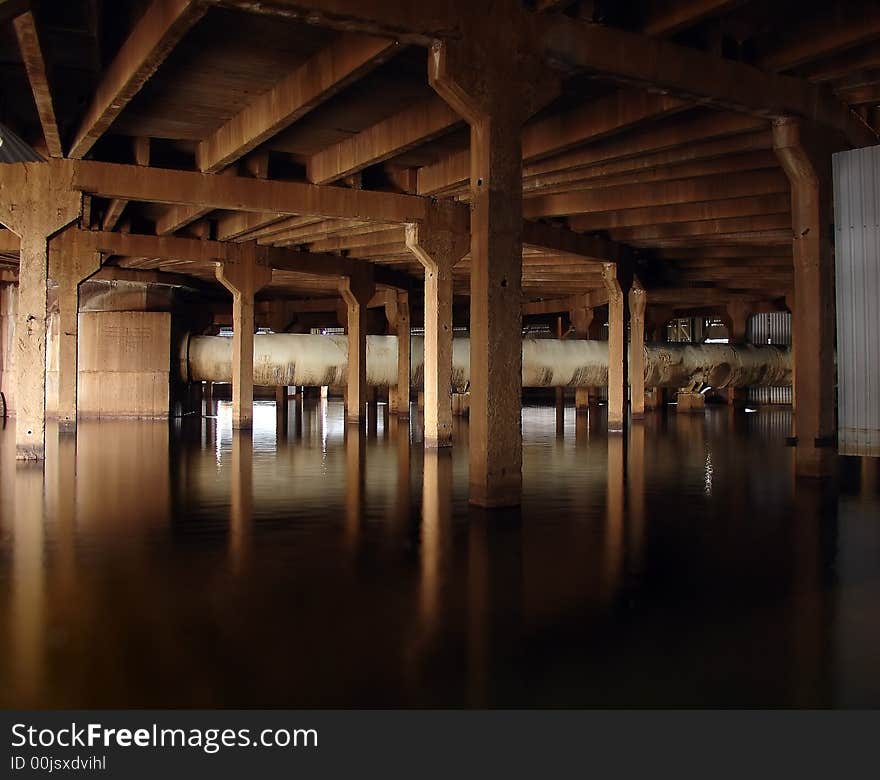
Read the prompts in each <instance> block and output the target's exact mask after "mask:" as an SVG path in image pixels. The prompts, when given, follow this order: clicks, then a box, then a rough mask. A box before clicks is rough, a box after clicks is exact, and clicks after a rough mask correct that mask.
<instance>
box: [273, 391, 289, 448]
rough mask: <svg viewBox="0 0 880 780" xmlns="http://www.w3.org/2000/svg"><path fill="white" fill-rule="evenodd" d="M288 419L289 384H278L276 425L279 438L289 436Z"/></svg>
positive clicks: (276, 392)
mask: <svg viewBox="0 0 880 780" xmlns="http://www.w3.org/2000/svg"><path fill="white" fill-rule="evenodd" d="M288 420H289V417H288V406H287V386H286V385H278V386H277V387H276V388H275V427H276V432H277V435H278V439H279V440H280V439H286V438H287V423H288Z"/></svg>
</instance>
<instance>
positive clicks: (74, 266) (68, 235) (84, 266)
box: [49, 228, 101, 429]
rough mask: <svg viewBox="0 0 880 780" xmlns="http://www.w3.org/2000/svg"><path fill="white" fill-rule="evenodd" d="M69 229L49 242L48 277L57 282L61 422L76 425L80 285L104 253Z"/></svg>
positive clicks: (64, 425)
mask: <svg viewBox="0 0 880 780" xmlns="http://www.w3.org/2000/svg"><path fill="white" fill-rule="evenodd" d="M79 237H80V231H79V230H76V229H71V228H69V229H67V230H65V231H64V232H62V233H61V234H60V235H58V236H57V237H56V238H54V239H52V241H50V243H49V277H50V278H51V279H52V280H53V281H54V282H56V283H57V285H58V320H59V328H58V424H59V426H60V427H61V428H62V429H72V428H75V427H76V412H77V403H76V392H77V378H78V372H77V367H78V362H79V361H78V354H79V350H78V333H79V286H80V284H81V283H82V282H84V281H85V280H86V279H88V278H89V277H90V276H91V275H92V274H94V273H97V272H98V271H99V270H100V269H101V254H100V252H95V251H94V250H92V249H89V248H87V247H84V246H82V242H81V241H80V240H79Z"/></svg>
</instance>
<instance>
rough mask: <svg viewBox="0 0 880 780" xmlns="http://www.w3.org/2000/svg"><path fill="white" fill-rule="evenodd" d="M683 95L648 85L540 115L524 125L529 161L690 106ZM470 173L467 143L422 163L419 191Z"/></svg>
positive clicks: (436, 190)
mask: <svg viewBox="0 0 880 780" xmlns="http://www.w3.org/2000/svg"><path fill="white" fill-rule="evenodd" d="M687 107H688V106H687V104H686V103H684V102H683V101H681V100H676V99H674V98H668V97H664V96H662V95H651V94H648V93H647V92H645V91H644V90H641V89H639V90H629V89H624V90H618V91H617V92H615V93H613V94H611V95H609V96H607V97H602V98H599V99H597V100H593V101H588V102H587V103H585V104H584V105H582V106H578V107H577V108H574V109H571V110H569V111H564V112H562V113H559V114H555V115H553V116H549V117H545V118H543V119H539V120H537V121H535V122H532V123H530V124H527V125H526V126H525V127H524V128H523V135H522V150H523V152H522V153H523V161H524V162H525V163H534V162H538V161H540V160H542V159H544V158H545V157H551V156H552V155H554V154H560V153H562V152H565V151H566V150H568V149H571V148H573V147H575V146H577V145H579V144H583V143H586V142H588V141H589V142H593V141H598V140H600V139H602V138H605V137H607V136H609V135H613V134H614V133H618V132H620V131H622V130H626V129H628V128H631V127H634V126H635V125H638V124H639V123H640V122H644V121H646V120H650V119H658V118H660V117H663V116H668V115H670V114H673V113H677V112H679V111H683V110H684V109H685V108H687ZM469 175H470V152H469V151H468V150H467V149H465V150H464V151H461V152H456V153H455V154H453V155H450V156H449V157H448V158H445V159H443V160H440V161H438V162H437V163H434V164H433V165H426V166H424V167H423V168H420V169H419V174H418V183H419V194H421V195H434V194H441V193H444V191H446V190H448V189H449V188H450V187H459V186H462V185H464V184H465V183H466V182H467V179H468V177H469Z"/></svg>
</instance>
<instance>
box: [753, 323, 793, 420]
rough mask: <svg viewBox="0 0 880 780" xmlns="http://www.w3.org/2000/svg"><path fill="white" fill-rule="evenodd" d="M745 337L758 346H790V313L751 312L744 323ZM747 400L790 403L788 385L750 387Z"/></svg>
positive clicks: (758, 402)
mask: <svg viewBox="0 0 880 780" xmlns="http://www.w3.org/2000/svg"><path fill="white" fill-rule="evenodd" d="M746 338H747V340H748V342H749V343H750V344H755V345H756V346H760V345H763V344H773V345H775V346H782V347H790V346H791V314H789V313H788V312H787V311H776V312H769V313H765V314H753V315H752V316H751V317H749V321H748V323H747V325H746ZM749 401H751V402H753V403H757V404H790V403H791V388H790V387H750V388H749Z"/></svg>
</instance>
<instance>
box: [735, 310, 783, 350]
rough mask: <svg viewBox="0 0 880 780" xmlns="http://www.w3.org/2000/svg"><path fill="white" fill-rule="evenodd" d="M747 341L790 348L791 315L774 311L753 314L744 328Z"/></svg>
mask: <svg viewBox="0 0 880 780" xmlns="http://www.w3.org/2000/svg"><path fill="white" fill-rule="evenodd" d="M746 334H747V337H748V340H749V342H750V343H752V344H775V345H776V346H785V347H790V346H791V314H789V313H788V312H787V311H776V312H771V313H769V314H753V315H752V316H751V317H749V322H748V325H747V326H746Z"/></svg>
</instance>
